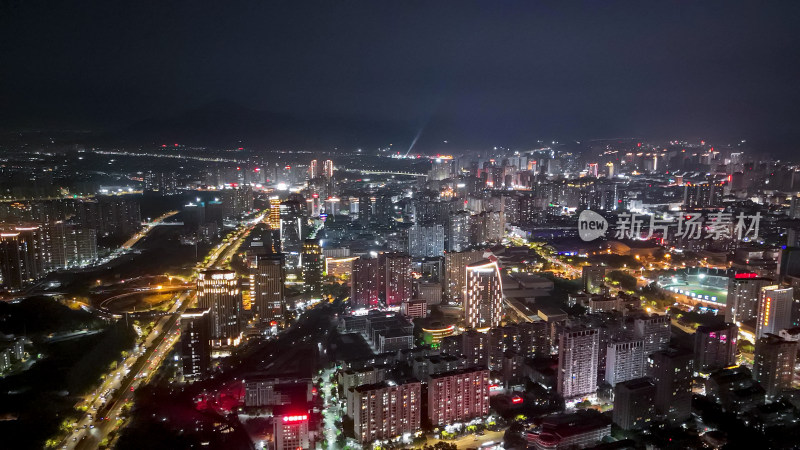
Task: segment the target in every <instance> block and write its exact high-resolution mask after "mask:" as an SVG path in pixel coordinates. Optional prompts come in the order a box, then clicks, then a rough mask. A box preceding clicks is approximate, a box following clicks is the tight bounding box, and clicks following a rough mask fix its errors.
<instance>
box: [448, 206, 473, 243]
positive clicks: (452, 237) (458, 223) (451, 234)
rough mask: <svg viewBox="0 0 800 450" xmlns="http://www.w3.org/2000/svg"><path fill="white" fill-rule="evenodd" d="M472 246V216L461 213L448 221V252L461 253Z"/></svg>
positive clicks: (452, 215)
mask: <svg viewBox="0 0 800 450" xmlns="http://www.w3.org/2000/svg"><path fill="white" fill-rule="evenodd" d="M469 245H470V214H469V212H467V211H459V212H455V213H453V214H450V217H448V219H447V251H448V252H460V251H463V250H465V249H466V248H467V247H469Z"/></svg>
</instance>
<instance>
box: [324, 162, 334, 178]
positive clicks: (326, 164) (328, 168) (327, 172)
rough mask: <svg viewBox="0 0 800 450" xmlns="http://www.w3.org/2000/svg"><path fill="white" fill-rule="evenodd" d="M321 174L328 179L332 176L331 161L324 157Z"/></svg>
mask: <svg viewBox="0 0 800 450" xmlns="http://www.w3.org/2000/svg"><path fill="white" fill-rule="evenodd" d="M322 176H323V177H325V178H328V179H330V178H333V161H331V160H330V159H326V160H325V162H323V163H322Z"/></svg>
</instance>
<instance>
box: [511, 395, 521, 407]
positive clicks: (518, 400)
mask: <svg viewBox="0 0 800 450" xmlns="http://www.w3.org/2000/svg"><path fill="white" fill-rule="evenodd" d="M511 403H513V404H515V405H517V404H519V403H522V397H519V396H515V397H514V398H512V399H511Z"/></svg>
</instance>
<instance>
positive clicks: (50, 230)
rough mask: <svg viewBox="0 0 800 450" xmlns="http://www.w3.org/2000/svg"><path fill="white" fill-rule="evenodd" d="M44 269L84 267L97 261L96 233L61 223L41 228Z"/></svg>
mask: <svg viewBox="0 0 800 450" xmlns="http://www.w3.org/2000/svg"><path fill="white" fill-rule="evenodd" d="M42 236H43V239H44V243H43V245H42V247H43V251H44V252H43V254H44V266H45V267H44V268H45V269H46V270H55V269H61V268H65V267H74V266H80V265H84V264H86V263H88V262H90V261H93V260H95V259H97V233H96V232H95V230H92V229H88V228H81V227H78V226H76V225H72V224H66V223H63V222H59V223H54V224H50V225H48V226H46V227H44V228H43V230H42Z"/></svg>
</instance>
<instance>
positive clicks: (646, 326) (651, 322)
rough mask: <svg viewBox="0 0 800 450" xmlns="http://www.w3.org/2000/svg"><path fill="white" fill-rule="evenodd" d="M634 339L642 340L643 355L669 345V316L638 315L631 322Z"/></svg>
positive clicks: (663, 348) (664, 348)
mask: <svg viewBox="0 0 800 450" xmlns="http://www.w3.org/2000/svg"><path fill="white" fill-rule="evenodd" d="M633 325H634V330H633V331H634V335H635V337H636V339H641V340H642V341H644V356H645V358H646V357H647V355H649V354H651V353H653V352H656V351H659V350H666V349H667V348H668V347H669V338H670V328H671V324H670V318H669V316H667V315H658V314H652V315H651V316H649V317H639V318H636V319H635V320H634V322H633Z"/></svg>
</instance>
